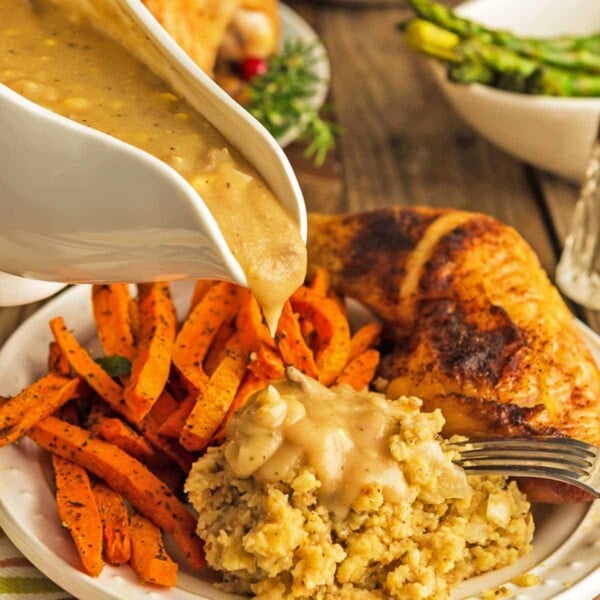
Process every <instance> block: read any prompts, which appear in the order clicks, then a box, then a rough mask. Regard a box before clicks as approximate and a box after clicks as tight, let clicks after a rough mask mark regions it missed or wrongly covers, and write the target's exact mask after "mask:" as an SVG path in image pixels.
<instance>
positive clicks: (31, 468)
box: [0, 282, 600, 600]
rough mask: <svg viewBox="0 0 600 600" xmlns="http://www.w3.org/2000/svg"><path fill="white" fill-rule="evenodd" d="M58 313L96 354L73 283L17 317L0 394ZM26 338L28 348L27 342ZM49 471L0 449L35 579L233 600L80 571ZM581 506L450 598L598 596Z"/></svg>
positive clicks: (597, 534) (125, 575)
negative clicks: (494, 591) (523, 578)
mask: <svg viewBox="0 0 600 600" xmlns="http://www.w3.org/2000/svg"><path fill="white" fill-rule="evenodd" d="M191 289H192V285H191V284H190V283H189V282H176V283H174V284H173V297H174V299H175V303H176V305H177V309H178V311H179V314H184V313H185V311H186V309H187V303H188V301H189V297H190V295H191ZM56 315H62V316H63V317H64V318H65V321H66V323H67V326H68V327H69V328H72V329H73V330H74V331H75V333H76V335H77V337H78V339H79V340H80V341H82V342H83V344H84V346H85V347H86V348H90V349H91V350H92V351H97V350H98V345H97V344H98V342H97V340H96V339H95V333H94V331H95V327H94V321H93V316H92V310H91V302H90V290H89V286H77V287H75V288H74V289H72V290H68V291H66V292H64V293H63V294H61V295H60V296H59V297H58V298H56V299H54V300H53V301H51V302H50V303H48V304H47V305H46V306H44V307H43V308H42V309H41V310H40V311H38V312H37V313H35V314H34V315H33V316H32V317H31V318H30V319H28V320H27V321H25V323H23V324H22V325H21V327H19V329H18V330H17V331H16V332H15V333H14V334H13V336H12V337H11V338H10V339H9V340H8V341H7V342H6V344H5V345H4V347H3V348H2V350H1V351H0V394H14V393H16V392H18V391H20V390H21V389H22V388H23V387H24V386H26V385H27V384H29V383H31V382H32V381H33V380H34V379H35V378H37V377H39V376H40V375H41V374H43V373H44V372H45V369H46V352H47V343H48V342H49V341H50V340H51V334H50V331H49V329H48V321H49V319H50V318H51V317H54V316H56ZM581 327H582V332H583V334H584V336H585V338H586V340H587V342H588V344H589V346H590V348H592V350H593V351H594V354H595V357H596V359H597V360H598V361H599V363H600V337H598V336H597V335H596V334H594V333H593V332H591V331H590V330H589V329H587V328H586V327H585V326H583V325H582V326H581ZM32 340H34V342H32ZM50 473H51V470H50V465H49V462H48V459H47V455H46V453H45V452H44V451H42V450H40V449H39V448H38V447H37V446H36V445H35V444H34V443H32V442H30V441H29V440H23V441H22V442H21V443H20V444H18V445H13V446H9V447H7V448H2V449H1V450H0V481H1V482H2V485H1V486H0V527H2V528H3V529H4V531H5V532H6V533H7V534H8V536H9V537H10V538H11V540H12V541H13V542H14V544H15V545H16V546H17V547H18V548H19V549H20V550H21V552H23V554H25V556H26V557H27V558H28V559H29V560H30V561H31V562H32V563H33V564H34V565H35V566H37V567H38V568H39V569H40V570H41V571H42V572H43V573H45V574H46V575H47V576H48V577H49V578H50V579H52V580H53V581H54V582H55V583H57V584H58V585H59V586H61V587H62V588H64V589H65V590H67V591H68V592H70V593H71V594H73V595H75V596H76V597H78V598H85V600H109V599H112V600H117V599H118V600H128V599H130V598H143V597H148V598H154V599H156V600H160V599H164V600H166V599H169V600H192V599H195V600H199V599H201V600H225V599H233V598H235V596H231V595H228V594H224V593H222V592H219V591H218V590H216V589H215V588H214V587H213V586H212V585H211V584H210V583H209V582H208V581H207V580H206V579H203V578H202V576H197V575H193V574H191V573H189V572H187V571H185V570H184V571H183V573H182V574H181V575H180V577H179V582H178V586H177V587H176V588H174V589H171V590H160V589H157V588H151V587H143V586H140V584H139V583H138V581H137V578H136V577H135V575H134V574H133V572H132V571H131V570H130V569H129V568H128V567H120V568H114V567H108V566H107V567H105V568H104V570H103V572H102V574H101V576H100V577H99V578H98V579H93V578H91V577H88V576H86V575H84V574H83V573H82V572H81V571H80V570H79V569H78V567H77V565H78V558H77V555H76V552H75V549H74V547H73V545H72V543H71V541H70V539H69V535H68V533H67V532H66V531H65V530H64V529H63V528H62V527H61V526H60V521H59V518H58V515H57V512H56V507H55V503H54V499H53V496H52V491H51V484H50V479H51V475H50ZM586 511H587V507H586V506H582V505H572V506H562V507H551V508H546V509H543V510H538V511H537V515H536V523H537V532H536V537H535V542H534V551H533V553H532V554H531V555H529V556H527V557H525V558H523V559H521V560H520V561H519V562H518V563H517V564H516V565H514V566H513V567H509V568H507V569H502V570H500V571H496V572H493V573H490V574H487V575H484V576H481V577H478V578H476V579H472V580H470V581H468V582H466V583H465V584H464V585H463V586H462V587H461V588H460V590H458V592H457V594H456V598H479V597H481V592H482V591H483V590H487V589H490V588H495V587H497V586H500V585H503V586H504V585H505V586H506V587H507V590H508V594H509V595H508V596H503V597H507V598H515V599H517V598H518V600H548V599H550V598H561V599H562V600H588V599H591V598H592V597H593V596H594V594H595V593H597V592H598V590H600V570H599V569H600V503H595V504H594V505H593V507H592V509H591V510H590V511H589V512H587V514H586ZM523 572H533V573H536V574H538V575H539V576H540V578H541V580H542V582H541V583H540V584H539V585H537V586H534V587H531V588H518V587H517V586H515V585H513V584H511V583H509V581H510V579H511V578H512V577H514V576H515V575H517V574H520V573H523Z"/></svg>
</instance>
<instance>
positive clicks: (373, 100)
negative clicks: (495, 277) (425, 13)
mask: <svg viewBox="0 0 600 600" xmlns="http://www.w3.org/2000/svg"><path fill="white" fill-rule="evenodd" d="M287 2H288V3H289V4H290V5H291V6H292V7H293V8H294V9H295V10H296V11H297V12H299V13H300V14H302V15H303V16H304V17H305V18H306V19H307V20H308V21H309V22H310V23H311V24H312V25H313V26H314V28H315V29H316V31H317V32H318V33H319V35H320V36H321V37H322V39H323V41H324V43H325V45H326V46H327V50H328V52H329V57H330V60H331V63H332V67H333V78H332V82H331V99H330V100H331V103H332V105H333V108H334V117H335V119H337V121H338V122H339V123H340V124H341V125H342V127H343V128H344V134H343V136H342V137H341V138H340V140H339V144H338V148H337V150H336V153H335V156H333V157H331V158H330V159H329V160H328V161H327V163H326V165H325V166H324V167H323V168H321V169H315V168H314V167H312V165H311V164H310V162H308V161H306V160H305V159H303V158H302V147H301V146H293V147H292V148H290V149H289V155H290V157H291V159H292V161H293V163H294V166H295V167H296V170H297V172H298V176H299V178H300V182H301V184H302V187H303V189H304V193H305V197H306V202H307V205H308V208H309V210H319V211H323V212H336V211H348V210H352V211H354V210H360V209H370V208H377V207H381V206H386V205H389V204H403V205H407V204H431V205H435V206H453V207H457V208H464V209H469V210H477V211H482V212H485V213H488V214H491V215H494V216H495V217H498V218H499V219H501V220H502V221H504V222H505V223H509V224H510V225H512V226H514V227H515V228H516V229H518V230H519V231H520V232H521V233H522V234H523V236H524V237H525V238H526V239H527V240H528V241H529V243H530V244H531V245H532V246H533V247H534V249H535V250H536V252H537V253H538V255H539V257H540V259H541V261H542V264H543V265H544V267H545V268H546V269H547V271H548V272H549V273H550V274H553V273H554V268H555V266H556V261H557V258H558V255H559V252H560V248H561V245H562V242H563V240H564V237H565V234H566V229H567V227H568V224H569V220H570V218H571V214H572V211H573V205H574V202H575V198H576V194H577V189H576V187H574V186H572V185H570V184H569V183H566V182H565V181H562V180H560V179H558V178H555V177H553V176H551V175H547V174H544V173H542V172H540V171H537V170H536V169H533V168H531V167H528V166H527V165H524V164H523V163H521V162H519V161H517V160H515V159H513V158H511V157H510V156H508V155H507V154H505V153H504V152H502V151H500V150H498V149H497V148H495V147H494V146H492V145H491V144H490V143H488V142H487V141H486V140H484V139H483V138H482V137H480V136H479V135H478V134H477V133H475V132H474V131H473V130H472V129H471V128H470V127H469V126H468V125H466V124H465V123H463V122H462V121H461V120H460V119H459V118H458V117H457V116H456V115H455V114H454V112H453V111H452V109H451V108H450V106H449V105H448V103H447V102H446V101H445V100H444V98H443V97H442V96H441V94H440V92H439V91H438V89H437V87H436V85H435V84H434V82H433V79H432V77H431V75H430V73H429V70H428V69H427V68H426V66H425V63H424V62H423V59H421V58H419V57H416V56H415V55H414V54H413V53H411V52H409V51H408V50H407V48H406V47H405V46H404V43H403V41H402V39H401V36H400V34H399V33H398V32H397V31H396V29H395V25H396V23H398V22H399V21H401V20H403V19H405V18H406V17H407V16H408V15H409V14H410V11H409V10H408V9H407V8H405V7H402V6H400V7H399V8H398V7H395V8H394V7H393V6H392V7H390V4H391V5H398V4H400V3H399V2H398V1H397V0H382V1H381V2H380V3H378V4H379V5H380V7H379V8H368V9H364V8H356V7H341V6H333V5H331V4H320V3H316V2H309V1H307V0H287ZM38 306H39V305H31V306H27V307H24V308H11V309H0V344H1V343H2V342H3V341H4V339H5V338H6V337H7V335H8V334H9V333H10V332H11V331H12V330H13V329H14V328H15V327H16V325H17V324H18V323H20V322H21V321H22V320H23V319H24V318H26V317H27V316H28V315H30V314H31V313H32V312H33V311H35V310H36V308H37V307H38ZM573 308H574V310H575V311H576V313H577V315H578V316H579V317H581V318H583V319H584V320H586V321H587V322H588V323H589V324H590V325H591V326H592V327H594V328H595V329H596V330H597V331H600V314H599V313H592V312H591V311H585V310H581V309H580V308H578V307H576V306H574V307H573Z"/></svg>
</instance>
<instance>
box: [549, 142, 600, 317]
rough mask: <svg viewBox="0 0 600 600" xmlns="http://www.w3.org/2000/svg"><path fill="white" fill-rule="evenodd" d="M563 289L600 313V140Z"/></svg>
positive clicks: (563, 260)
mask: <svg viewBox="0 0 600 600" xmlns="http://www.w3.org/2000/svg"><path fill="white" fill-rule="evenodd" d="M599 133H600V131H599ZM556 281H557V283H558V286H559V287H560V289H561V290H562V291H563V292H564V293H565V294H566V295H567V296H568V297H569V298H571V299H572V300H575V301H576V302H578V303H579V304H581V305H583V306H585V307H587V308H592V309H595V310H600V139H599V138H598V135H597V136H596V140H595V142H594V145H593V146H592V151H591V155H590V159H589V162H588V165H587V170H586V174H585V180H584V182H583V185H582V187H581V192H580V195H579V199H578V200H577V204H576V205H575V215H574V217H573V222H572V224H571V229H570V231H569V235H568V236H567V240H566V242H565V247H564V250H563V253H562V255H561V257H560V261H559V263H558V267H557V269H556Z"/></svg>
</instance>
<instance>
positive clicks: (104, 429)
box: [92, 417, 155, 462]
mask: <svg viewBox="0 0 600 600" xmlns="http://www.w3.org/2000/svg"><path fill="white" fill-rule="evenodd" d="M92 433H95V434H96V435H99V436H100V437H101V438H102V439H103V440H104V441H106V442H110V443H111V444H114V445H115V446H118V447H119V448H121V450H124V451H125V452H127V454H129V455H130V456H133V457H134V458H137V459H138V460H140V461H143V462H147V461H151V460H153V458H154V457H155V452H154V449H153V448H152V446H150V444H149V443H148V442H147V441H146V439H145V438H144V437H143V436H141V435H140V434H139V433H137V432H136V431H134V430H133V429H131V427H129V426H128V425H126V424H125V423H124V422H123V421H121V419H119V418H118V417H109V418H105V419H102V420H101V421H100V422H99V423H97V424H96V425H95V427H94V429H93V430H92Z"/></svg>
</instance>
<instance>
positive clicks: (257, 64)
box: [242, 56, 269, 81]
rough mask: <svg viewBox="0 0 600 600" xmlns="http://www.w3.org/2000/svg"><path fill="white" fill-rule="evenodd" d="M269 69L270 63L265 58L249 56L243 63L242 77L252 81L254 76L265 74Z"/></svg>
mask: <svg viewBox="0 0 600 600" xmlns="http://www.w3.org/2000/svg"><path fill="white" fill-rule="evenodd" d="M268 70H269V64H268V63H267V61H266V60H265V59H264V58H258V57H257V56H249V57H248V58H245V59H244V62H243V63H242V78H243V79H245V80H246V81H250V80H251V79H253V78H254V77H257V76H259V75H264V74H265V73H266V72H267V71H268Z"/></svg>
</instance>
